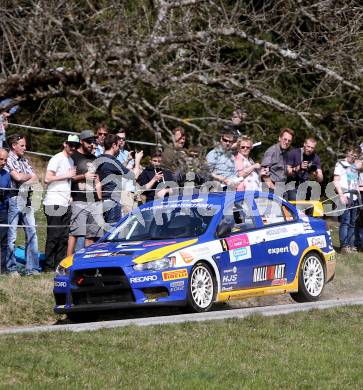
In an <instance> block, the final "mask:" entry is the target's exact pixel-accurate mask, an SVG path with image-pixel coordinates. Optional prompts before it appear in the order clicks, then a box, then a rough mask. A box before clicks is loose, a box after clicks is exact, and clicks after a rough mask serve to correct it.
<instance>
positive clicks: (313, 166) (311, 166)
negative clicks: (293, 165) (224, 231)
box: [307, 161, 318, 173]
mask: <svg viewBox="0 0 363 390" xmlns="http://www.w3.org/2000/svg"><path fill="white" fill-rule="evenodd" d="M317 169H318V166H317V165H316V164H315V163H313V162H312V161H310V162H309V164H308V167H307V170H308V172H309V173H312V172H315V171H316V170H317Z"/></svg>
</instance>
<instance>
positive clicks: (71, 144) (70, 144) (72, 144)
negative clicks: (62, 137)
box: [67, 142, 80, 148]
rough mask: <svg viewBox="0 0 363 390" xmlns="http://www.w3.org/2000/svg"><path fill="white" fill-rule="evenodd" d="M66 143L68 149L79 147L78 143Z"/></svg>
mask: <svg viewBox="0 0 363 390" xmlns="http://www.w3.org/2000/svg"><path fill="white" fill-rule="evenodd" d="M67 143H68V146H69V147H70V148H78V147H79V145H80V144H79V143H77V142H67Z"/></svg>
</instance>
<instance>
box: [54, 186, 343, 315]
mask: <svg viewBox="0 0 363 390" xmlns="http://www.w3.org/2000/svg"><path fill="white" fill-rule="evenodd" d="M335 263H336V260H335V252H334V249H333V246H332V241H331V237H330V233H329V231H327V227H326V223H325V221H323V220H320V219H316V218H309V217H307V216H306V215H305V214H304V213H303V212H301V211H298V210H297V209H296V208H295V207H294V206H292V205H291V204H290V203H288V202H286V201H284V200H282V199H281V198H278V197H276V196H274V195H272V194H265V193H257V192H256V193H253V192H233V193H229V192H227V193H210V194H206V195H203V196H192V197H189V198H188V199H185V198H184V199H182V198H169V199H167V200H164V201H158V202H154V203H147V204H145V205H143V206H141V207H139V208H137V209H135V210H134V211H133V212H132V213H131V214H129V215H127V216H126V217H124V218H123V219H121V220H120V222H119V223H118V224H117V225H116V226H115V227H114V228H113V229H111V231H110V232H108V233H107V234H105V236H104V237H103V238H102V239H101V240H99V241H98V242H97V243H95V244H93V245H91V246H89V247H87V248H85V249H82V250H81V251H78V252H77V253H75V254H74V255H73V256H70V257H67V258H65V259H64V260H63V261H62V262H61V263H60V265H59V266H58V268H57V270H56V276H55V279H54V297H55V302H56V306H55V312H56V313H66V314H67V315H68V317H69V318H70V319H71V320H73V321H82V320H86V319H90V318H91V317H92V316H93V315H94V314H96V313H97V312H99V311H101V310H109V309H118V308H131V307H140V306H152V305H155V306H160V305H164V306H171V305H173V306H175V305H180V306H187V307H188V308H189V309H191V310H193V311H196V312H202V311H207V310H209V309H210V308H211V306H212V304H213V303H214V302H220V301H229V300H232V299H243V298H248V297H252V296H260V295H271V294H283V293H290V294H291V296H292V297H293V298H294V299H295V300H296V301H298V302H303V301H314V300H317V299H318V298H319V296H320V295H321V293H322V291H323V288H324V285H325V284H326V283H327V282H328V281H330V280H331V279H332V278H333V277H334V273H335Z"/></svg>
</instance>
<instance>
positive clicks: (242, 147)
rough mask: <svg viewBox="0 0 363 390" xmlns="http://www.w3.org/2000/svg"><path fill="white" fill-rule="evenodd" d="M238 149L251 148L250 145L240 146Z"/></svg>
mask: <svg viewBox="0 0 363 390" xmlns="http://www.w3.org/2000/svg"><path fill="white" fill-rule="evenodd" d="M240 149H251V146H241V147H240Z"/></svg>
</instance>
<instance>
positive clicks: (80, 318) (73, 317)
mask: <svg viewBox="0 0 363 390" xmlns="http://www.w3.org/2000/svg"><path fill="white" fill-rule="evenodd" d="M98 316H99V313H98V312H94V311H80V312H75V313H67V318H68V319H69V320H70V321H72V322H77V323H82V322H93V321H96V320H97V318H98Z"/></svg>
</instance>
